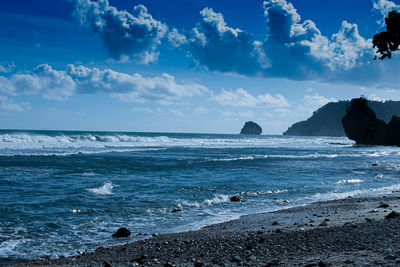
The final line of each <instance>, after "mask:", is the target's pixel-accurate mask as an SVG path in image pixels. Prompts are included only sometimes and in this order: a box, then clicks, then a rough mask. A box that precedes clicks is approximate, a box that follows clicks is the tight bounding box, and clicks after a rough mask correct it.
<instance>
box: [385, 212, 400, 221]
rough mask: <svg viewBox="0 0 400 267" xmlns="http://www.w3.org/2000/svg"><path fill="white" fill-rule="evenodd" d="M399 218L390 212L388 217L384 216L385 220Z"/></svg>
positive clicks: (399, 214)
mask: <svg viewBox="0 0 400 267" xmlns="http://www.w3.org/2000/svg"><path fill="white" fill-rule="evenodd" d="M398 217H400V213H398V212H395V211H392V212H391V213H389V214H388V215H386V216H385V219H394V218H398Z"/></svg>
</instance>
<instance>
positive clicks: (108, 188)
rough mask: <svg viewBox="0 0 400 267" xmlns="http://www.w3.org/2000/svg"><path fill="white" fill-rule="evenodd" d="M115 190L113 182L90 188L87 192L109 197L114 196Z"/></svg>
mask: <svg viewBox="0 0 400 267" xmlns="http://www.w3.org/2000/svg"><path fill="white" fill-rule="evenodd" d="M113 188H114V185H113V184H112V183H111V182H106V183H104V184H103V185H102V186H100V187H95V188H88V189H86V191H88V192H90V193H92V194H95V195H100V196H107V195H112V189H113Z"/></svg>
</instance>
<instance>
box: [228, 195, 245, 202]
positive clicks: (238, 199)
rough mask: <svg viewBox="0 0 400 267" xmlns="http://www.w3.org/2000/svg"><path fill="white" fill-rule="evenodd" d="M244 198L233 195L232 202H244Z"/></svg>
mask: <svg viewBox="0 0 400 267" xmlns="http://www.w3.org/2000/svg"><path fill="white" fill-rule="evenodd" d="M244 201H245V200H244V198H243V197H241V196H232V197H231V202H244Z"/></svg>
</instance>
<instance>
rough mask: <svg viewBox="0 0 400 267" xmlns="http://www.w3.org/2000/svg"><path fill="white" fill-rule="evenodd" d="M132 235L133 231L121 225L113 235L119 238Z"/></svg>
mask: <svg viewBox="0 0 400 267" xmlns="http://www.w3.org/2000/svg"><path fill="white" fill-rule="evenodd" d="M130 235H131V232H130V231H129V230H128V229H127V228H125V227H121V228H119V229H118V230H117V232H115V233H113V234H112V237H116V238H119V237H128V236H130Z"/></svg>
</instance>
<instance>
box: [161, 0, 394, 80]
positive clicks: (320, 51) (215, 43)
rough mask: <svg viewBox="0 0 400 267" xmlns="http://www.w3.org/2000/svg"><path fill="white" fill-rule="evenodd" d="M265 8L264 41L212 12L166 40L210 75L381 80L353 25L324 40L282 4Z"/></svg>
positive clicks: (274, 0) (282, 0) (271, 0)
mask: <svg viewBox="0 0 400 267" xmlns="http://www.w3.org/2000/svg"><path fill="white" fill-rule="evenodd" d="M377 1H378V0H377ZM379 1H381V2H382V1H386V0H379ZM263 9H264V17H265V21H266V26H267V31H268V34H267V35H266V37H265V39H264V40H254V38H253V36H252V35H251V34H250V33H247V32H245V31H243V30H241V29H237V28H234V27H231V26H229V25H228V24H227V23H226V21H225V20H224V17H223V15H222V14H221V13H217V12H215V11H214V10H213V9H211V8H205V9H203V10H202V11H201V12H200V15H201V20H200V22H199V23H197V25H196V27H194V28H193V29H191V30H190V31H186V32H184V31H181V32H180V31H178V30H177V29H173V30H172V31H171V32H170V33H169V35H168V40H169V42H170V43H171V44H172V45H173V46H175V47H180V48H182V49H185V50H187V51H189V52H190V55H191V57H192V59H193V61H194V62H195V63H196V64H197V65H198V66H203V67H205V68H206V69H208V70H210V71H217V72H224V73H238V74H242V75H247V76H262V77H267V78H287V79H293V80H317V81H322V82H338V81H339V82H350V83H356V84H358V83H363V82H365V83H366V82H369V81H373V80H376V79H377V78H378V77H379V76H380V73H381V72H382V70H381V65H379V64H380V63H378V62H374V61H373V54H374V50H373V47H372V42H371V40H370V39H365V38H364V37H362V36H361V35H360V33H359V31H358V26H357V25H356V24H352V23H350V22H348V21H343V22H342V24H341V25H340V28H339V30H338V32H337V33H336V34H333V35H332V36H330V37H328V36H324V35H323V34H322V33H321V31H320V30H319V29H318V27H317V26H316V24H315V23H314V22H313V21H311V20H304V21H303V20H302V19H301V16H300V14H298V12H297V10H296V9H295V8H294V6H293V5H292V4H291V3H289V2H287V1H286V0H268V1H264V2H263Z"/></svg>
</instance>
